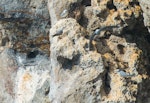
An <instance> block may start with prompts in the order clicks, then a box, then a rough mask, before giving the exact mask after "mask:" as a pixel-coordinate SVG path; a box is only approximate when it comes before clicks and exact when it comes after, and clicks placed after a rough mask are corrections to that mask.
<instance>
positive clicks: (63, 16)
mask: <svg viewBox="0 0 150 103" xmlns="http://www.w3.org/2000/svg"><path fill="white" fill-rule="evenodd" d="M60 16H61V17H62V18H65V17H67V16H68V10H67V9H65V10H63V12H62V13H61V14H60Z"/></svg>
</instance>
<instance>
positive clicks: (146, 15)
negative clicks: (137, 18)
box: [139, 0, 150, 32]
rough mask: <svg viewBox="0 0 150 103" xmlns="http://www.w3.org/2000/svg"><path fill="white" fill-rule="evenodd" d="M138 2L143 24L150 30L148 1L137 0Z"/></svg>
mask: <svg viewBox="0 0 150 103" xmlns="http://www.w3.org/2000/svg"><path fill="white" fill-rule="evenodd" d="M139 2H140V6H141V8H142V11H143V17H144V24H145V26H146V27H147V28H148V30H149V32H150V8H149V7H150V2H148V1H147V0H139Z"/></svg>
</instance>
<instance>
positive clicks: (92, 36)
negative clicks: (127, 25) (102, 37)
mask: <svg viewBox="0 0 150 103" xmlns="http://www.w3.org/2000/svg"><path fill="white" fill-rule="evenodd" d="M117 27H118V25H116V26H106V27H102V28H99V29H96V30H95V31H94V33H92V35H91V36H90V41H89V50H92V40H93V39H94V37H95V35H99V34H100V32H101V31H103V30H110V29H112V28H117Z"/></svg>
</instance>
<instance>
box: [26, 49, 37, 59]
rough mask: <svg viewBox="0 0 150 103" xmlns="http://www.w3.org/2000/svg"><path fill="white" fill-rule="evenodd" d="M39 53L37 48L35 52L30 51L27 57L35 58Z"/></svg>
mask: <svg viewBox="0 0 150 103" xmlns="http://www.w3.org/2000/svg"><path fill="white" fill-rule="evenodd" d="M38 54H39V51H38V50H35V51H33V52H29V53H28V54H27V58H35V57H36V56H37V55H38Z"/></svg>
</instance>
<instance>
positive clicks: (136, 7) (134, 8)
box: [131, 5, 141, 17]
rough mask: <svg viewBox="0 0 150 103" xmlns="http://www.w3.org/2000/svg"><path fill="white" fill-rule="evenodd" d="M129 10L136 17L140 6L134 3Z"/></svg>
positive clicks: (139, 11)
mask: <svg viewBox="0 0 150 103" xmlns="http://www.w3.org/2000/svg"><path fill="white" fill-rule="evenodd" d="M131 10H132V12H133V13H134V15H135V16H136V17H138V16H139V15H140V13H141V7H140V6H138V5H135V6H134V7H132V8H131Z"/></svg>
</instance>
